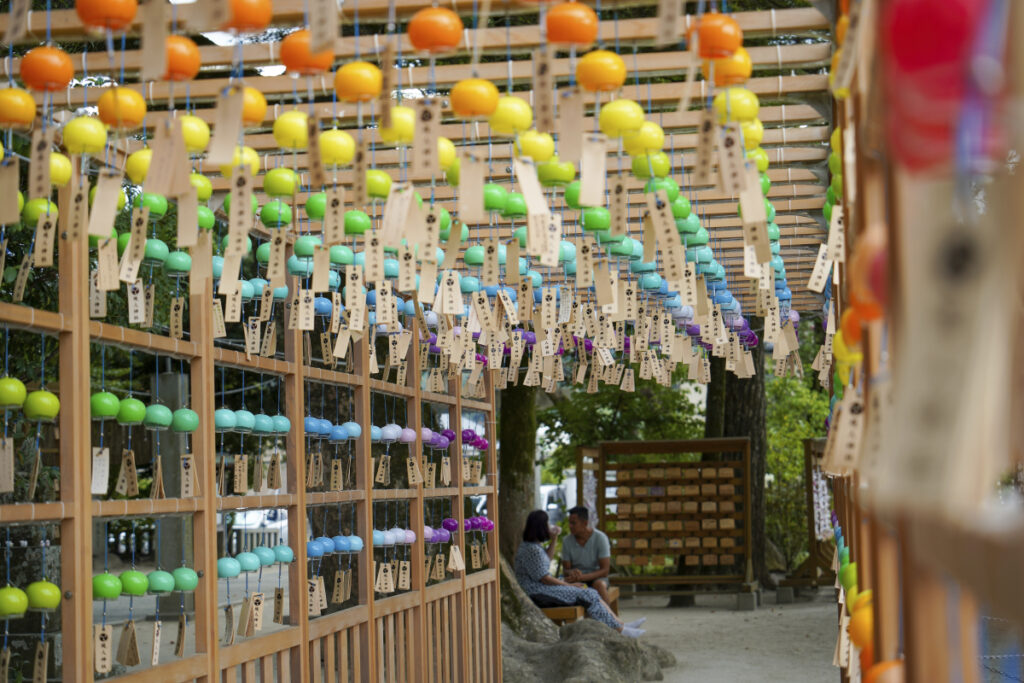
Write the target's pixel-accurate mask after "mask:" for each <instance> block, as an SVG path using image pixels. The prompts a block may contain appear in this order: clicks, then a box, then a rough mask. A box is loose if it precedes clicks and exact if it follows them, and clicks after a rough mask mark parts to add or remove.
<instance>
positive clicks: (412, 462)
mask: <svg viewBox="0 0 1024 683" xmlns="http://www.w3.org/2000/svg"><path fill="white" fill-rule="evenodd" d="M405 468H406V474H407V476H408V480H409V486H410V487H412V486H416V485H417V484H422V483H423V477H422V476H421V475H420V468H419V465H418V464H417V463H416V458H414V457H412V456H410V457H408V458H406V460H405Z"/></svg>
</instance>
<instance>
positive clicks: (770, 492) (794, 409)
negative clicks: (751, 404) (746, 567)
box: [765, 335, 828, 569]
mask: <svg viewBox="0 0 1024 683" xmlns="http://www.w3.org/2000/svg"><path fill="white" fill-rule="evenodd" d="M807 337H808V335H804V338H805V339H806V338H807ZM765 393H766V394H767V396H766V399H767V416H766V423H767V429H768V459H767V463H766V469H765V471H766V473H767V474H768V475H769V476H770V477H771V480H770V482H769V483H768V485H767V486H766V487H765V501H766V506H767V519H766V521H765V529H766V533H767V535H768V538H769V539H770V540H771V541H772V542H773V543H774V544H775V545H776V546H777V547H778V548H779V550H780V551H781V552H782V556H783V557H784V558H785V561H786V565H787V566H786V568H787V569H792V568H793V567H795V566H796V564H797V563H798V562H799V561H800V559H802V558H801V554H802V553H806V551H807V548H806V542H807V509H806V498H805V496H806V494H805V490H804V447H803V440H804V439H807V438H815V437H819V436H823V435H824V421H825V418H826V417H827V416H828V395H827V394H825V393H824V392H821V391H816V390H815V389H813V388H812V386H811V384H810V383H809V382H808V381H807V379H804V380H800V379H796V378H795V377H782V378H780V377H775V376H773V375H769V376H768V377H767V381H766V383H765Z"/></svg>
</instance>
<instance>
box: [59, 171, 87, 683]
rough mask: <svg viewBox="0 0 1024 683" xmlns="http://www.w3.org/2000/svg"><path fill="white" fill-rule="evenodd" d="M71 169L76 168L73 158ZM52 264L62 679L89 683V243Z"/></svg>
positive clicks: (79, 242) (63, 240)
mask: <svg viewBox="0 0 1024 683" xmlns="http://www.w3.org/2000/svg"><path fill="white" fill-rule="evenodd" d="M71 163H72V167H75V166H76V165H77V164H79V163H80V161H79V159H78V158H77V157H76V158H74V159H73V160H72V162H71ZM60 199H61V200H62V201H61V204H62V206H61V213H62V214H63V215H65V216H66V215H70V213H71V207H70V204H69V201H70V199H71V191H70V188H69V191H65V192H62V193H61V197H60ZM57 251H58V254H57V263H58V268H59V273H60V280H61V285H62V286H61V287H60V295H59V306H60V310H61V312H63V313H65V314H67V315H66V322H67V326H66V327H65V329H64V331H63V332H61V333H60V337H59V339H60V402H61V407H63V410H62V411H61V415H60V418H59V419H60V421H59V423H58V428H59V429H60V484H61V486H60V495H61V502H62V503H63V504H64V514H65V516H64V518H63V519H62V520H61V522H60V527H61V537H60V543H61V562H60V565H61V576H60V586H61V590H62V591H63V592H64V600H63V601H62V602H61V623H62V625H63V643H62V647H63V650H64V660H63V675H64V679H65V680H67V681H72V682H77V681H91V680H92V671H93V663H92V659H93V657H92V580H91V577H92V552H93V551H92V505H91V503H92V499H91V494H90V486H89V484H90V481H89V479H90V477H89V465H90V463H91V462H92V456H91V447H92V444H91V429H90V416H89V411H88V410H86V409H84V408H83V406H88V405H89V396H90V387H89V380H90V377H89V316H88V310H89V289H88V287H84V286H79V285H80V284H81V283H85V282H88V278H89V255H88V254H89V243H88V237H87V236H86V235H85V234H82V235H80V236H79V237H78V239H71V236H70V235H69V234H68V232H67V228H66V227H64V228H63V229H61V231H60V240H59V247H58V249H57Z"/></svg>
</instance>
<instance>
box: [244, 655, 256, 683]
mask: <svg viewBox="0 0 1024 683" xmlns="http://www.w3.org/2000/svg"><path fill="white" fill-rule="evenodd" d="M242 680H243V681H244V682H245V683H256V682H257V680H258V679H257V678H256V660H255V659H251V660H249V661H248V662H245V663H244V664H242Z"/></svg>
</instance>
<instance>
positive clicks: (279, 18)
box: [0, 0, 829, 57]
mask: <svg viewBox="0 0 1024 683" xmlns="http://www.w3.org/2000/svg"><path fill="white" fill-rule="evenodd" d="M453 4H455V7H456V8H457V9H458V11H460V12H463V13H467V12H470V11H471V10H475V5H471V4H470V3H469V2H468V0H456V3H453ZM627 4H631V3H627ZM421 7H423V3H422V2H421V1H420V0H402V1H401V2H397V3H396V11H397V12H401V13H402V15H403V16H408V15H411V14H412V13H413V12H415V11H416V10H417V9H419V8H421ZM511 8H512V9H513V11H523V12H535V11H536V10H535V9H534V8H533V7H532V6H515V5H512V6H511ZM193 11H194V8H193V7H192V6H191V5H181V6H179V7H177V8H176V12H177V20H178V22H179V23H181V24H183V25H187V24H188V20H189V17H190V16H192V12H193ZM388 11H389V9H388V4H387V3H384V2H380V1H379V0H374V1H373V2H364V3H360V6H359V15H360V19H361V20H363V21H366V19H368V18H371V17H372V18H376V19H378V20H379V19H381V18H383V15H385V14H387V13H388ZM732 16H733V17H734V18H735V19H736V22H737V23H738V24H739V26H740V28H741V29H743V31H744V35H745V36H746V37H754V36H756V35H759V34H771V35H775V34H776V33H792V32H804V31H810V30H827V29H828V28H829V24H828V21H827V19H826V18H825V16H824V15H823V14H822V13H821V12H819V11H818V10H816V9H811V8H806V9H804V8H800V9H790V10H784V9H783V10H777V11H776V12H774V15H769V14H768V13H767V12H735V13H733V14H732ZM692 18H693V17H692V15H688V16H687V18H686V21H687V22H689V21H691V20H692ZM353 19H354V12H353V14H352V15H351V16H349V15H348V13H347V12H346V22H351V21H352V20H353ZM138 21H141V15H139V16H136V23H134V24H133V25H132V26H131V27H129V29H128V30H129V31H131V32H133V33H137V32H138V31H139V24H138V23H137V22H138ZM304 21H305V10H304V5H303V3H302V2H301V1H300V0H276V2H275V3H274V17H273V20H272V23H273V25H275V26H299V25H302V24H303V23H304ZM656 21H657V20H656V19H654V18H649V19H623V20H620V21H619V22H617V23H618V24H619V33H618V38H619V39H620V40H622V41H631V40H637V39H650V38H652V37H653V36H654V35H655V30H656ZM7 22H8V16H7V15H6V14H3V15H0V31H6V26H7ZM614 23H615V22H613V21H602V22H600V27H599V30H600V34H599V39H600V40H603V41H606V42H611V41H612V40H614V39H615V37H616V33H615V26H614ZM47 28H48V27H47V21H46V17H45V15H44V14H43V13H42V12H38V13H35V14H34V15H33V16H31V17H30V21H29V33H28V35H27V36H26V37H25V38H23V39H22V42H26V43H27V42H36V41H38V40H39V37H40V36H43V35H45V34H46V32H47ZM49 30H50V32H51V34H52V36H53V38H54V39H55V40H62V41H75V40H85V39H87V38H88V39H92V38H93V37H92V36H86V34H85V33H84V32H83V30H82V24H81V21H80V20H79V19H78V17H77V15H76V14H75V12H74V11H72V10H55V11H53V12H51V13H50V21H49ZM482 33H483V34H484V38H485V40H484V47H494V46H495V45H497V46H500V47H502V48H504V46H505V44H506V39H505V37H504V36H505V29H504V28H501V29H484V30H482ZM531 33H532V34H533V35H531ZM537 33H538V32H537V27H536V26H517V27H515V28H514V29H513V31H512V34H511V35H512V44H513V45H515V46H517V47H530V46H533V45H536V44H537V36H536V34H537ZM402 39H403V40H402V44H403V48H402V51H403V52H404V53H406V54H409V53H411V52H412V46H411V45H410V44H409V43H408V39H407V37H406V36H405V35H404V34H403V35H402ZM356 43H357V41H356V40H355V39H354V38H339V39H337V40H336V41H335V46H334V53H335V56H337V57H349V56H353V55H354V54H355V48H356ZM358 43H359V48H360V50H361V51H362V52H363V53H371V52H372V51H374V50H375V49H376V48H377V45H378V44H379V41H375V40H374V39H373V36H372V35H366V34H365V32H364V36H363V37H362V39H361V40H359V41H358Z"/></svg>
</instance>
